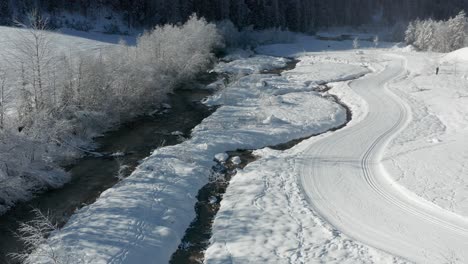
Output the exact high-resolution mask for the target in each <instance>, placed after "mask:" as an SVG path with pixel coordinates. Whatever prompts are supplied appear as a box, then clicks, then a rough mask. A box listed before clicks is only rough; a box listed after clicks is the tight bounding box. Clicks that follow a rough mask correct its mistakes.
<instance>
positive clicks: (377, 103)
mask: <svg viewBox="0 0 468 264" xmlns="http://www.w3.org/2000/svg"><path fill="white" fill-rule="evenodd" d="M388 58H389V59H390V60H389V61H388V64H387V65H386V66H385V68H384V70H382V71H381V72H378V73H376V74H373V75H370V76H368V77H365V78H362V79H360V80H358V81H355V82H353V83H352V84H351V88H353V90H354V91H355V92H356V93H357V94H359V95H360V96H361V97H362V98H363V99H364V100H365V101H366V102H367V103H368V110H369V111H368V113H367V115H366V116H365V117H364V118H363V119H362V120H361V122H356V123H353V124H352V125H351V126H349V127H347V128H345V129H343V130H340V131H338V132H336V133H333V134H331V135H329V136H328V137H324V138H323V139H322V140H320V141H317V142H314V143H313V144H311V145H310V146H309V147H307V148H306V150H305V151H304V152H303V155H302V158H303V161H302V163H301V168H300V176H299V177H300V184H301V187H302V189H303V191H304V193H305V194H306V196H307V199H308V201H309V203H310V204H311V206H312V207H313V208H314V209H315V210H316V211H317V212H318V213H319V214H320V215H321V216H322V217H323V218H324V219H325V220H326V221H328V222H329V223H331V224H332V225H333V226H335V227H336V228H337V229H339V230H340V231H342V232H343V233H345V234H347V235H348V236H350V237H352V238H354V239H356V240H358V241H361V242H364V243H366V244H368V245H370V246H374V247H376V248H379V249H382V250H384V251H387V252H389V253H391V254H395V255H399V256H402V257H404V258H406V259H408V260H411V261H415V262H419V263H468V251H467V250H466V249H468V219H466V218H463V217H461V216H459V215H456V214H454V213H452V212H449V211H446V210H443V209H441V208H440V207H437V206H436V205H434V204H432V203H430V202H427V201H425V200H423V199H421V198H419V197H417V196H416V195H414V194H413V193H411V192H409V191H407V190H406V189H404V188H402V187H401V186H400V185H398V184H396V183H395V182H394V180H393V179H392V178H391V176H390V175H389V174H388V173H387V172H386V170H385V168H384V167H383V165H382V164H381V160H382V159H383V152H384V150H385V147H386V146H387V145H388V143H389V142H390V141H391V140H392V139H393V137H395V136H396V135H397V134H398V133H399V132H400V131H401V130H402V129H404V127H405V126H406V125H407V123H408V122H409V121H410V118H411V114H410V111H411V110H410V108H409V107H408V106H407V105H406V104H405V103H404V102H403V101H402V100H401V99H400V98H398V97H397V96H396V95H394V94H393V93H392V92H391V91H390V90H389V89H388V86H389V85H391V84H392V82H393V81H394V80H396V79H398V78H401V77H404V74H405V73H406V70H405V61H404V60H403V59H401V58H397V57H395V56H393V57H388Z"/></svg>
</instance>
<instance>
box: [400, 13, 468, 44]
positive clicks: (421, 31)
mask: <svg viewBox="0 0 468 264" xmlns="http://www.w3.org/2000/svg"><path fill="white" fill-rule="evenodd" d="M467 29H468V21H467V18H466V14H465V12H464V11H461V12H460V13H459V14H458V15H457V16H455V17H453V18H449V19H448V20H434V19H426V20H420V19H417V20H415V21H412V22H410V23H409V25H408V28H407V30H406V32H405V42H406V43H407V44H409V45H413V46H414V47H415V48H417V49H419V50H428V51H437V52H450V51H454V50H457V49H461V48H463V47H465V46H466V44H467V43H466V42H467V39H466V38H467V36H468V35H467Z"/></svg>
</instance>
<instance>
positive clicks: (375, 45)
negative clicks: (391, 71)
mask: <svg viewBox="0 0 468 264" xmlns="http://www.w3.org/2000/svg"><path fill="white" fill-rule="evenodd" d="M372 42H373V43H374V48H377V47H378V46H379V36H375V37H374V39H373V40H372Z"/></svg>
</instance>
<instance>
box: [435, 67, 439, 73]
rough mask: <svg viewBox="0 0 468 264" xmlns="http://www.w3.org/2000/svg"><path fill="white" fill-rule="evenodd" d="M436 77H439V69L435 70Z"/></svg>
mask: <svg viewBox="0 0 468 264" xmlns="http://www.w3.org/2000/svg"><path fill="white" fill-rule="evenodd" d="M436 75H439V67H437V68H436Z"/></svg>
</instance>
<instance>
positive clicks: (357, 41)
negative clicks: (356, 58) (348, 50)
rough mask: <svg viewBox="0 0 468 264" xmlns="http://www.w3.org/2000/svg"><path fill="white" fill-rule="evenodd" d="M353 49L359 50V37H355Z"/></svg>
mask: <svg viewBox="0 0 468 264" xmlns="http://www.w3.org/2000/svg"><path fill="white" fill-rule="evenodd" d="M353 49H359V37H355V38H354V40H353Z"/></svg>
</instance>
